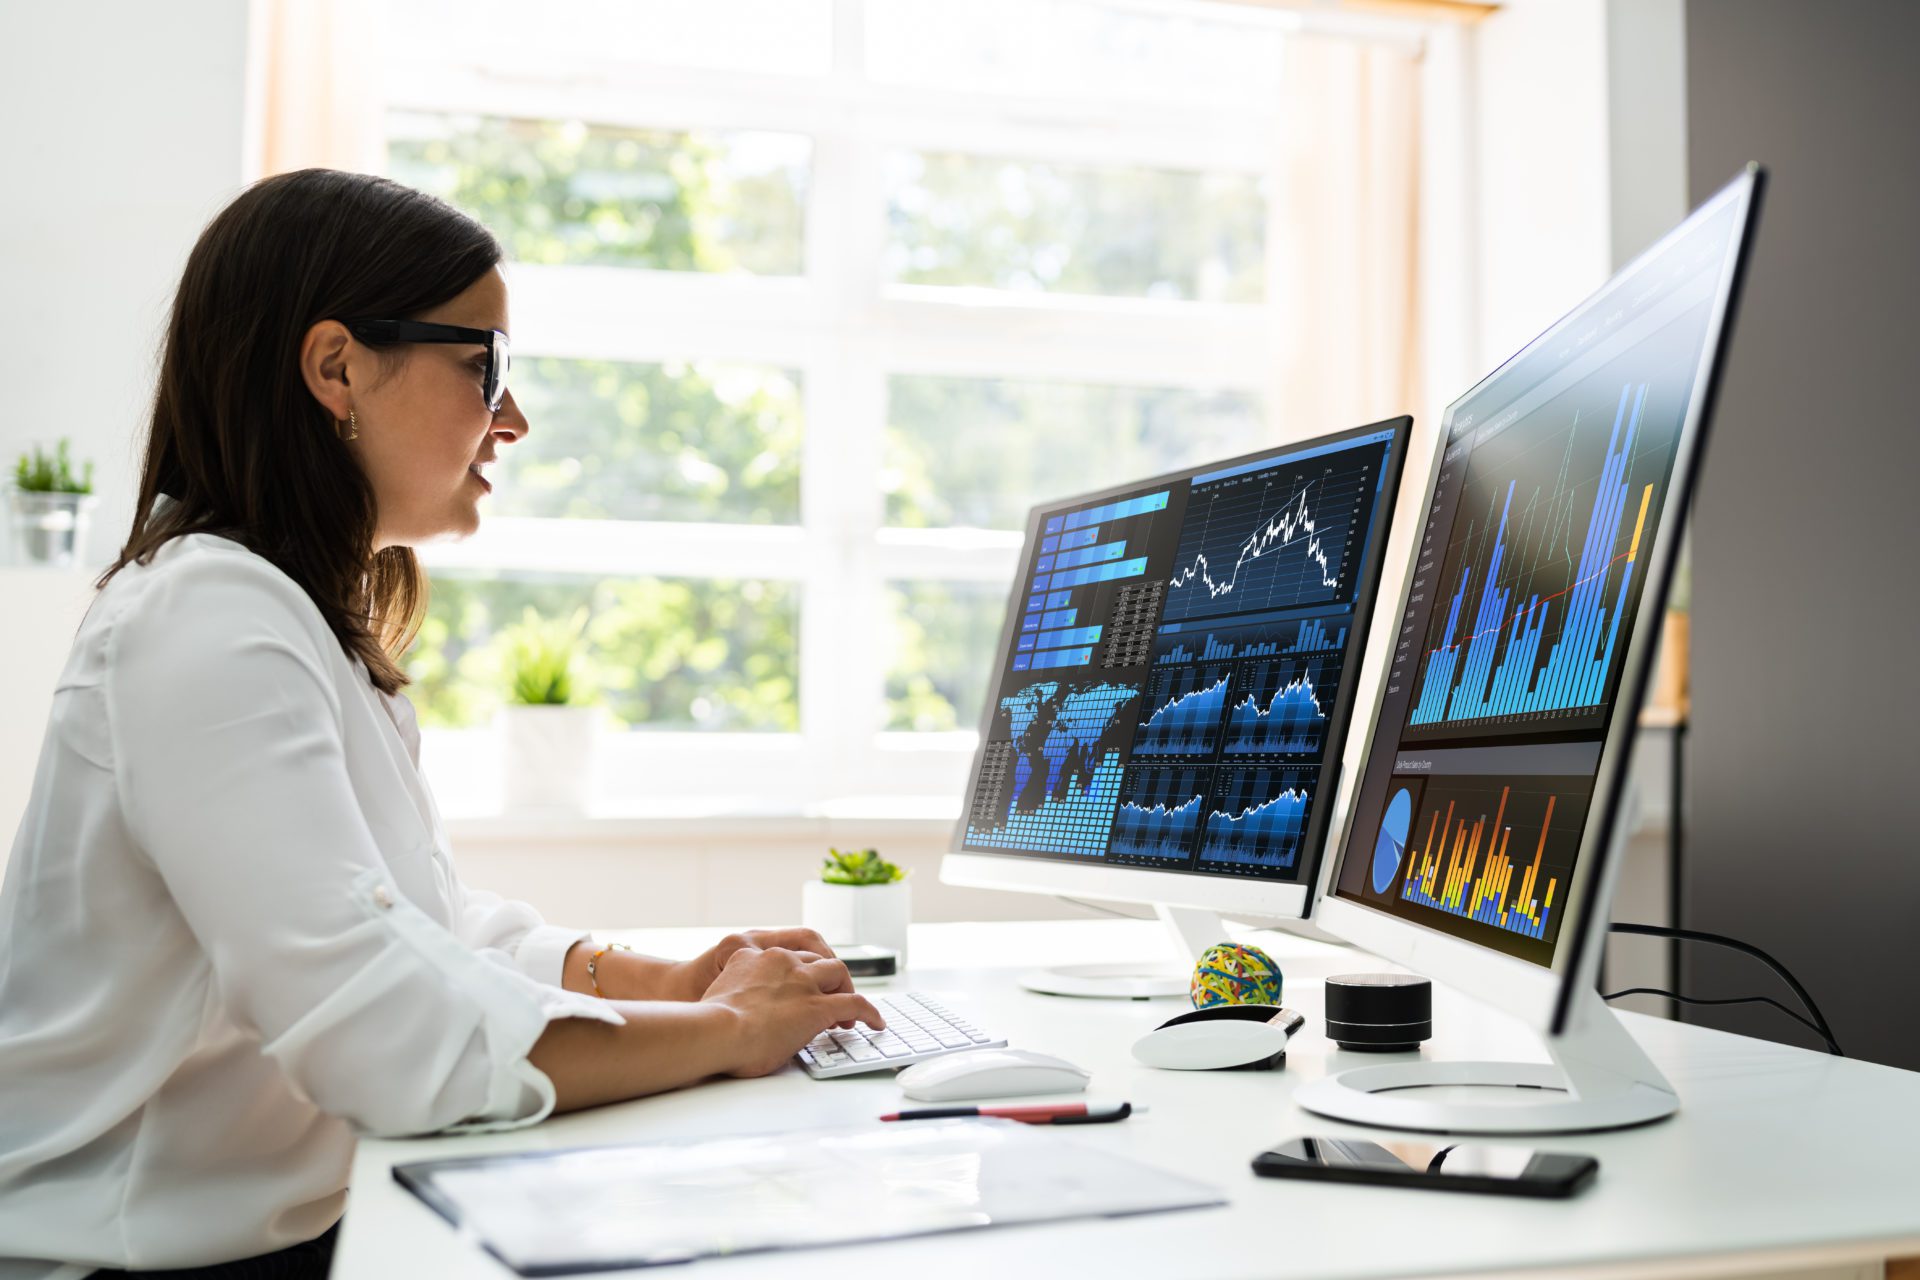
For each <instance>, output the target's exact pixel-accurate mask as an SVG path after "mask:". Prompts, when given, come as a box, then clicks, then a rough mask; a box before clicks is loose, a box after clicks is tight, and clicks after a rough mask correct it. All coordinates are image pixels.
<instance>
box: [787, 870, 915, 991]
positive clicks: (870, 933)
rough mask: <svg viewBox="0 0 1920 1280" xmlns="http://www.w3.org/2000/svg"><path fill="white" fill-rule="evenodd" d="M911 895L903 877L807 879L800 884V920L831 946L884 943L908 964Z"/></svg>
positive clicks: (877, 945)
mask: <svg viewBox="0 0 1920 1280" xmlns="http://www.w3.org/2000/svg"><path fill="white" fill-rule="evenodd" d="M912 916H913V896H912V894H911V892H910V891H909V889H908V887H907V882H906V881H905V880H895V881H894V882H893V883H891V884H828V883H827V882H826V881H824V880H809V881H807V882H806V883H804V884H802V885H801V886H800V923H801V924H803V925H805V926H806V927H807V928H809V929H812V930H813V931H814V932H815V933H818V934H819V935H820V936H821V937H823V938H825V939H826V940H827V945H828V946H831V947H839V946H853V945H864V946H870V947H887V948H889V949H891V950H894V951H898V952H899V953H900V967H901V968H902V969H905V968H906V967H907V922H908V921H909V920H910V919H911V918H912Z"/></svg>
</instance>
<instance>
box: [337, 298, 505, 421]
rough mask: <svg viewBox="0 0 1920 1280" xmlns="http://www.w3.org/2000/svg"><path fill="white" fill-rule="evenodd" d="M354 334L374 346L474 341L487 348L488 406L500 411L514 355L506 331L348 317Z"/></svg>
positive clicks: (349, 328) (348, 326) (412, 321)
mask: <svg viewBox="0 0 1920 1280" xmlns="http://www.w3.org/2000/svg"><path fill="white" fill-rule="evenodd" d="M343 323H344V324H345V325H346V326H347V329H348V331H349V332H350V333H352V334H353V336H354V337H356V338H358V339H360V341H362V342H365V343H368V344H370V345H372V346H384V345H386V344H389V343H394V342H471V343H475V344H477V345H479V346H483V347H485V348H486V349H487V380H486V384H485V385H486V395H487V410H488V411H489V412H491V413H498V412H500V402H501V401H502V400H504V399H505V398H506V395H507V370H508V369H510V368H512V367H513V357H512V355H510V354H509V353H508V351H507V335H506V334H504V333H502V332H500V331H499V330H498V329H465V328H462V327H461V326H459V325H457V324H429V323H427V322H426V321H424V320H347V321H343Z"/></svg>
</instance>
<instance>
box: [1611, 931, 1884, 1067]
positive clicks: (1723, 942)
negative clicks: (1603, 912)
mask: <svg viewBox="0 0 1920 1280" xmlns="http://www.w3.org/2000/svg"><path fill="white" fill-rule="evenodd" d="M1608 927H1609V929H1610V930H1611V931H1612V932H1614V933H1631V934H1638V935H1639V936H1641V937H1646V938H1674V939H1677V940H1679V941H1682V942H1705V943H1708V944H1709V945H1712V946H1716V947H1726V948H1727V949H1729V950H1731V951H1738V952H1740V953H1741V954H1742V955H1749V956H1752V957H1753V958H1754V959H1756V960H1758V961H1759V962H1760V963H1761V964H1764V965H1766V966H1767V968H1769V969H1771V970H1773V971H1774V972H1775V973H1776V974H1778V975H1780V980H1781V981H1782V982H1784V983H1786V984H1787V986H1789V987H1791V988H1792V989H1793V994H1794V997H1795V998H1796V999H1798V1000H1799V1001H1800V1004H1801V1006H1802V1007H1803V1008H1805V1009H1806V1011H1807V1012H1808V1013H1810V1014H1812V1015H1813V1020H1812V1021H1811V1022H1808V1021H1807V1020H1806V1019H1805V1018H1802V1017H1800V1016H1799V1015H1798V1014H1796V1013H1794V1012H1793V1011H1792V1010H1791V1009H1788V1008H1787V1007H1786V1006H1785V1005H1782V1004H1780V1003H1778V1002H1777V1001H1773V1000H1768V999H1766V997H1764V996H1752V997H1741V998H1739V999H1735V1000H1707V999H1701V998H1697V997H1691V996H1683V995H1678V994H1676V993H1673V992H1648V993H1646V994H1658V995H1666V996H1670V997H1671V998H1672V999H1675V1000H1678V1001H1680V1002H1681V1003H1682V1004H1742V1003H1753V1002H1759V1003H1764V1004H1771V1005H1773V1006H1774V1007H1775V1008H1776V1009H1779V1010H1780V1011H1781V1012H1782V1013H1785V1014H1787V1015H1788V1016H1789V1017H1792V1018H1793V1019H1794V1020H1795V1021H1797V1022H1801V1023H1804V1024H1805V1025H1806V1026H1807V1027H1808V1028H1810V1029H1811V1030H1812V1031H1814V1032H1815V1033H1816V1034H1817V1035H1819V1037H1820V1038H1821V1039H1822V1040H1825V1041H1826V1042H1827V1051H1828V1052H1829V1053H1831V1054H1833V1055H1834V1056H1835V1057H1841V1058H1844V1057H1845V1056H1846V1055H1845V1054H1844V1053H1842V1052H1841V1051H1840V1042H1839V1041H1838V1040H1837V1039H1835V1038H1834V1034H1833V1028H1832V1027H1830V1026H1828V1025H1827V1019H1826V1017H1825V1015H1823V1014H1822V1013H1821V1012H1820V1006H1819V1005H1817V1004H1815V1003H1814V1002H1813V996H1812V995H1810V994H1809V993H1808V992H1807V989H1806V988H1805V987H1803V986H1801V985H1800V980H1799V979H1798V978H1795V977H1794V976H1793V974H1792V973H1791V972H1789V971H1788V969H1787V966H1785V965H1783V964H1781V963H1780V962H1779V961H1778V960H1775V959H1774V958H1773V957H1772V956H1770V955H1768V954H1767V953H1766V952H1764V951H1762V950H1761V949H1760V948H1759V947H1756V946H1754V945H1753V944H1752V943H1750V942H1742V941H1740V939H1738V938H1729V937H1727V936H1726V935H1724V934H1719V933H1708V932H1706V931H1705V930H1703V929H1675V928H1669V927H1668V926H1666V925H1658V924H1630V923H1626V922H1624V921H1616V922H1615V923H1614V924H1612V925H1610V926H1608ZM1629 994H1636V993H1634V992H1625V991H1622V992H1618V993H1616V995H1612V996H1602V997H1601V999H1603V1000H1612V999H1616V998H1617V997H1618V996H1622V995H1629Z"/></svg>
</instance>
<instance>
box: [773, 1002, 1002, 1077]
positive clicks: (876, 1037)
mask: <svg viewBox="0 0 1920 1280" xmlns="http://www.w3.org/2000/svg"><path fill="white" fill-rule="evenodd" d="M870 998H871V999H872V1000H873V1003H874V1006H875V1007H876V1008H878V1009H879V1010H880V1016H881V1017H882V1018H885V1019H886V1020H887V1029H886V1030H885V1031H875V1030H873V1029H872V1028H871V1027H869V1026H867V1024H866V1023H864V1022H863V1023H861V1024H859V1025H858V1026H856V1027H854V1028H853V1030H851V1031H842V1030H840V1029H839V1028H837V1027H835V1028H832V1029H829V1030H826V1031H822V1032H821V1033H820V1034H819V1035H817V1036H815V1037H814V1038H813V1041H812V1042H811V1043H810V1044H808V1045H807V1046H806V1047H805V1048H803V1049H802V1050H800V1052H799V1053H797V1054H795V1055H794V1056H795V1057H796V1058H798V1059H799V1060H800V1065H801V1066H803V1067H805V1068H806V1069H807V1074H808V1075H810V1076H812V1077H813V1078H814V1079H816V1080H825V1079H827V1078H828V1077H830V1076H854V1075H859V1074H860V1073H861V1072H863V1071H891V1070H893V1069H894V1068H896V1067H909V1066H912V1065H913V1064H914V1063H916V1062H925V1061H926V1060H927V1059H928V1058H937V1057H939V1056H940V1055H941V1054H944V1053H958V1052H959V1051H961V1050H962V1049H1004V1048H1006V1045H1007V1042H1006V1041H1005V1040H1004V1039H999V1038H996V1037H994V1036H990V1035H988V1034H987V1033H986V1032H984V1031H982V1030H980V1028H978V1027H976V1026H974V1025H973V1024H972V1023H971V1022H968V1021H967V1020H966V1019H965V1018H963V1017H960V1016H959V1015H958V1014H956V1013H953V1012H951V1011H950V1010H948V1009H947V1008H946V1007H945V1006H944V1005H942V1004H941V1003H940V1002H939V1001H938V1000H935V999H934V998H933V997H931V996H923V995H920V994H919V993H917V992H911V991H906V992H902V993H900V994H899V995H884V996H878V995H877V996H872V997H870Z"/></svg>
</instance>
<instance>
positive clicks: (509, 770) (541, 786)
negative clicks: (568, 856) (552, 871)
mask: <svg viewBox="0 0 1920 1280" xmlns="http://www.w3.org/2000/svg"><path fill="white" fill-rule="evenodd" d="M586 626H587V611H586V610H585V609H584V608H583V609H577V610H575V611H574V613H573V614H572V616H570V617H568V618H564V619H554V618H542V617H541V616H540V615H539V614H538V613H536V612H535V611H534V610H533V609H532V608H528V609H527V610H526V611H525V612H524V613H523V614H522V615H521V618H520V621H519V622H518V623H516V624H514V625H513V626H511V627H508V628H506V629H505V630H504V631H502V632H501V634H500V637H499V640H498V643H499V644H500V646H501V650H502V656H503V658H504V665H505V669H506V675H507V693H508V701H507V705H506V706H505V707H503V708H502V709H501V714H500V737H501V743H500V748H501V770H502V779H501V781H502V784H503V785H502V794H503V796H504V802H505V806H506V808H508V809H510V810H566V811H569V812H575V813H579V812H583V811H585V810H586V808H587V806H588V800H589V798H590V797H591V795H592V787H593V735H594V720H595V718H596V716H597V714H598V711H597V708H596V707H595V706H594V705H593V699H592V697H591V696H590V694H588V692H587V691H586V690H585V689H584V687H583V682H582V681H581V679H580V670H579V669H580V665H581V661H582V651H583V650H584V648H585V643H584V633H585V631H586Z"/></svg>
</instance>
